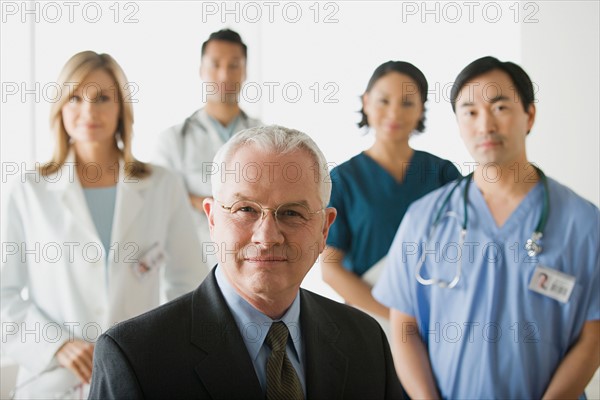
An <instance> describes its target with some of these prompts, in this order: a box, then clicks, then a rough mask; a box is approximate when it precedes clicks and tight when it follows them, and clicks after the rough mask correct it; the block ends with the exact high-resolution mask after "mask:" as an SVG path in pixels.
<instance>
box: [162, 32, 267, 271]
mask: <svg viewBox="0 0 600 400" xmlns="http://www.w3.org/2000/svg"><path fill="white" fill-rule="evenodd" d="M246 59H247V47H246V45H245V44H244V42H243V41H242V38H241V37H240V35H239V34H238V33H237V32H234V31H232V30H230V29H223V30H220V31H218V32H214V33H212V34H211V35H210V36H209V38H208V40H206V41H205V42H204V43H203V44H202V60H201V64H200V78H201V79H202V81H203V86H202V87H203V89H202V92H203V100H206V104H205V105H204V107H203V108H201V109H199V110H197V111H195V112H194V113H193V114H192V115H191V116H189V117H188V118H186V120H185V121H183V122H182V123H180V124H178V125H175V126H173V127H171V128H169V129H167V130H166V131H164V132H162V133H161V134H160V136H159V139H158V145H157V151H156V156H155V159H154V162H155V163H156V164H159V165H163V166H166V167H169V168H171V169H173V170H175V171H176V172H177V173H179V174H181V176H183V179H184V182H185V185H186V189H187V191H188V195H189V198H190V202H191V203H192V206H193V208H194V211H195V212H194V220H195V222H196V226H197V230H198V235H199V238H200V241H201V243H202V250H203V254H204V257H205V260H204V261H206V263H207V264H208V265H214V264H216V261H217V260H216V253H217V252H216V247H215V246H213V245H212V244H211V243H212V242H211V239H210V234H209V231H208V222H207V220H206V216H205V215H204V211H203V210H202V201H203V200H204V198H205V197H206V196H210V193H211V185H210V176H211V175H212V174H214V173H217V172H218V166H215V165H213V162H212V160H213V158H214V156H215V154H216V153H217V150H219V148H221V146H222V145H223V144H225V142H226V141H227V140H228V139H229V138H230V137H231V136H233V134H234V133H236V132H238V131H240V130H242V129H247V128H251V127H255V126H259V125H262V123H261V122H260V121H259V120H257V119H253V118H250V117H248V116H247V115H246V113H245V112H244V111H242V109H241V108H240V106H239V103H238V101H239V94H240V91H241V86H242V84H243V82H244V80H245V79H246Z"/></svg>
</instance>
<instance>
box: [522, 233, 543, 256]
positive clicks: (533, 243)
mask: <svg viewBox="0 0 600 400" xmlns="http://www.w3.org/2000/svg"><path fill="white" fill-rule="evenodd" d="M542 236H543V235H542V232H533V234H532V235H531V238H529V239H527V242H526V243H525V250H527V255H528V256H529V257H535V256H537V255H538V254H540V253H541V252H542V246H540V245H539V244H538V241H539V240H540V239H541V238H542Z"/></svg>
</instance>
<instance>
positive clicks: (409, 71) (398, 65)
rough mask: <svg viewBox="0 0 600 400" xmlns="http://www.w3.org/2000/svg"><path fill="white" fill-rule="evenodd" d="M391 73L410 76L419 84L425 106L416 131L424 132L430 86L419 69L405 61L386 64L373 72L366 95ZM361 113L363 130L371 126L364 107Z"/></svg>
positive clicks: (360, 123)
mask: <svg viewBox="0 0 600 400" xmlns="http://www.w3.org/2000/svg"><path fill="white" fill-rule="evenodd" d="M390 72H397V73H399V74H403V75H408V76H409V77H410V78H411V79H412V80H414V81H415V82H416V83H417V88H418V89H419V94H420V95H421V103H422V104H423V116H422V117H421V119H420V120H419V122H418V124H417V128H416V130H417V132H423V131H424V130H425V102H426V101H427V88H428V87H429V85H428V84H427V79H426V78H425V75H423V73H422V72H421V70H420V69H419V68H417V67H415V66H414V65H412V64H411V63H409V62H405V61H388V62H385V63H383V64H381V65H380V66H379V67H377V68H376V69H375V71H374V72H373V75H371V79H369V83H368V84H367V89H366V90H365V94H366V93H369V92H370V91H371V89H372V88H373V85H375V82H377V81H378V80H379V79H380V78H382V77H383V76H385V75H387V74H389V73H390ZM360 113H361V115H362V119H361V121H360V122H359V123H358V127H359V128H362V127H363V126H369V121H368V119H367V114H365V110H364V107H363V108H361V109H360Z"/></svg>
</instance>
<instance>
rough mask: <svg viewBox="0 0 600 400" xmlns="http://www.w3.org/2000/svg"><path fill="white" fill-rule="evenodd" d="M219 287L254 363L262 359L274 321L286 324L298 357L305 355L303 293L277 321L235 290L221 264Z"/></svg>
mask: <svg viewBox="0 0 600 400" xmlns="http://www.w3.org/2000/svg"><path fill="white" fill-rule="evenodd" d="M215 276H216V278H217V284H218V285H219V288H220V289H221V292H222V293H223V297H224V298H225V302H226V303H227V305H228V306H229V309H230V310H231V313H232V314H233V318H234V319H235V322H236V324H237V326H238V329H239V331H240V333H241V335H242V339H243V340H244V343H245V344H246V348H247V349H248V353H249V354H250V358H251V359H252V360H253V361H254V360H256V357H257V356H258V352H259V351H260V348H261V347H262V345H263V343H264V341H265V338H266V337H267V333H268V332H269V329H270V328H271V325H272V324H273V322H277V321H282V322H283V323H284V324H285V325H286V326H287V328H288V330H289V331H290V338H291V339H292V343H293V344H294V350H295V351H296V355H297V356H298V357H300V354H302V340H301V335H300V332H301V330H300V291H298V293H296V297H295V298H294V301H293V302H292V305H291V306H290V307H289V308H288V310H287V311H286V312H285V314H283V316H282V317H281V318H280V319H278V320H273V319H271V318H270V317H268V316H267V315H265V314H263V313H262V312H260V311H258V310H257V309H256V308H254V307H252V306H251V305H250V303H248V302H247V301H246V300H244V299H243V298H242V297H241V296H240V295H239V294H238V293H237V292H236V291H235V289H234V288H233V286H232V285H231V283H230V282H229V280H228V279H227V277H226V276H225V274H224V273H223V271H222V270H221V266H220V265H217V269H216V271H215Z"/></svg>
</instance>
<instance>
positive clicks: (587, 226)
mask: <svg viewBox="0 0 600 400" xmlns="http://www.w3.org/2000/svg"><path fill="white" fill-rule="evenodd" d="M453 185H454V184H453V183H451V184H449V185H447V186H445V187H443V188H441V189H438V190H436V191H434V192H432V193H431V194H429V195H427V196H425V197H423V198H422V199H421V200H419V201H417V202H415V203H413V205H412V206H411V207H410V208H409V210H408V212H407V214H406V215H405V217H404V220H403V221H402V223H401V225H400V229H399V230H398V233H397V235H396V238H395V239H394V242H393V244H392V247H391V249H390V253H389V255H388V259H387V265H386V267H385V269H384V271H383V274H382V276H381V278H380V279H379V281H378V283H377V285H376V286H375V288H374V289H373V295H374V297H375V298H376V299H377V300H378V301H380V302H381V303H382V304H385V305H386V306H389V307H391V308H394V309H396V310H398V311H400V312H402V313H404V314H407V315H410V316H413V317H415V319H416V321H417V324H418V327H419V332H418V334H420V336H421V338H422V340H423V342H424V343H425V346H426V348H427V351H428V353H429V360H430V362H431V367H432V369H433V375H434V378H435V382H436V383H437V385H438V388H439V390H440V393H441V395H442V397H443V398H453V399H458V398H460V399H465V398H470V399H475V398H477V399H483V398H486V399H491V398H497V399H499V398H504V399H508V398H512V399H516V398H529V399H534V398H541V397H542V396H543V394H544V392H545V390H546V388H547V387H548V384H549V383H550V380H551V378H552V375H553V374H554V372H555V371H556V368H557V367H558V365H559V364H560V363H561V361H562V360H563V359H564V357H565V355H566V353H567V352H568V351H569V349H570V348H571V346H572V345H573V344H574V343H575V342H576V341H577V339H578V337H579V335H580V333H581V330H582V328H583V325H584V324H585V323H586V321H593V320H598V319H600V290H598V288H599V287H600V250H599V249H600V212H599V211H598V208H597V207H595V206H594V205H593V204H591V203H589V202H587V201H585V200H584V199H582V198H581V197H579V196H577V195H576V194H575V193H573V192H572V191H571V190H570V189H568V188H567V187H565V186H563V185H561V184H559V183H558V182H556V181H554V180H552V179H550V178H548V185H549V192H550V193H549V196H550V210H549V215H548V222H547V225H546V228H545V230H544V236H543V238H542V239H541V241H540V244H541V246H542V247H543V250H542V252H541V253H540V254H539V255H537V256H536V257H529V255H528V254H527V252H526V251H525V249H524V246H525V242H526V240H527V239H529V238H530V237H531V234H532V232H533V231H534V230H535V227H536V225H537V223H538V221H539V219H540V214H541V212H542V200H543V194H544V187H543V185H542V184H541V183H538V184H537V185H536V186H535V187H534V188H533V189H532V190H531V191H530V192H529V193H528V194H527V196H526V197H525V198H524V199H523V200H522V201H521V203H520V204H519V206H518V207H517V209H516V210H515V211H514V212H513V213H512V215H511V216H510V217H509V218H508V220H507V221H506V222H505V223H504V225H502V226H501V227H498V226H497V225H496V223H495V221H494V218H493V216H492V214H491V213H490V210H489V208H488V207H487V204H486V202H485V199H484V198H483V195H482V193H481V192H480V190H479V188H478V187H477V185H476V184H472V185H471V186H470V188H469V203H468V217H469V219H468V224H467V235H466V238H465V245H464V247H463V248H462V249H460V250H459V246H458V243H459V232H460V227H461V223H462V221H463V189H464V185H465V182H462V183H461V186H460V188H459V189H457V190H455V191H454V193H453V194H452V197H451V200H450V202H449V204H448V208H447V209H448V210H451V211H453V212H455V213H457V214H458V217H457V218H445V220H444V222H443V223H441V226H440V227H439V229H437V230H436V233H435V234H434V237H433V238H432V239H431V241H429V242H427V244H425V241H426V238H427V236H428V234H429V229H430V227H431V224H432V220H433V218H434V215H435V213H437V211H438V209H439V207H440V206H441V203H442V200H443V199H444V198H445V197H446V195H447V193H448V191H449V190H450V188H451V187H452V186H453ZM423 254H425V255H426V258H425V263H424V264H423V267H422V269H421V276H423V277H437V278H441V279H444V280H446V281H449V280H451V279H452V278H453V277H454V275H455V273H456V268H457V267H458V263H459V262H462V275H461V278H460V281H459V282H458V284H457V285H456V287H454V288H453V289H448V288H440V287H438V286H437V285H430V286H424V285H421V284H420V283H418V282H417V280H416V278H415V274H416V269H417V266H418V260H419V259H420V258H421V256H422V255H423ZM538 265H539V266H544V267H546V268H550V269H554V270H556V271H560V272H562V273H564V274H567V275H570V276H573V277H574V278H575V286H574V288H573V291H572V293H571V296H570V298H569V299H568V301H567V302H566V303H561V302H559V301H557V300H554V299H552V298H550V297H548V296H546V295H543V294H540V293H537V292H534V291H532V290H530V289H529V284H530V282H531V281H532V277H533V276H534V272H535V270H536V268H537V266H538ZM404 334H409V333H408V332H404ZM582 396H583V395H582Z"/></svg>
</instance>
